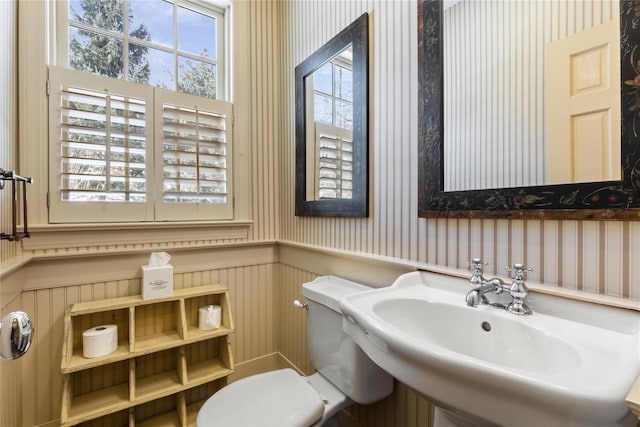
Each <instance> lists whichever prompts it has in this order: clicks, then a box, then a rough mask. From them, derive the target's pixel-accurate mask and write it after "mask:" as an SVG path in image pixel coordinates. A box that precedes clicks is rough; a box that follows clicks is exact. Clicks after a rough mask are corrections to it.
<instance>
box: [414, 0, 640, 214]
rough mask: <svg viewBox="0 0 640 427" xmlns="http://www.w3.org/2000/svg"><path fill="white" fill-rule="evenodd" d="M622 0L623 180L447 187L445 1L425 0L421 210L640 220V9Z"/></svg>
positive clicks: (421, 4) (421, 19)
mask: <svg viewBox="0 0 640 427" xmlns="http://www.w3.org/2000/svg"><path fill="white" fill-rule="evenodd" d="M634 7H635V3H634V1H632V0H621V1H620V41H621V43H620V49H621V53H620V56H621V57H620V62H621V100H622V103H621V105H622V132H621V147H622V176H623V178H622V181H609V182H592V183H578V184H563V185H543V186H535V187H514V188H503V189H489V190H471V191H451V192H445V191H443V189H444V171H443V152H444V150H443V149H442V144H443V141H444V138H443V123H444V118H443V101H444V100H443V78H444V73H443V71H444V70H443V62H442V55H443V52H442V49H443V48H442V40H441V25H442V2H441V1H440V0H419V1H418V80H419V81H418V85H419V93H418V99H419V101H418V214H419V216H420V217H423V218H433V217H453V218H456V217H457V218H521V219H527V218H538V219H594V220H595V219H598V220H607V219H627V220H640V16H637V15H636V13H635V10H634Z"/></svg>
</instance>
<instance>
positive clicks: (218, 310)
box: [198, 305, 222, 331]
mask: <svg viewBox="0 0 640 427" xmlns="http://www.w3.org/2000/svg"><path fill="white" fill-rule="evenodd" d="M221 323H222V307H220V306H219V305H203V306H202V307H200V308H199V309H198V329H200V330H201V331H210V330H212V329H218V328H219V327H220V324H221Z"/></svg>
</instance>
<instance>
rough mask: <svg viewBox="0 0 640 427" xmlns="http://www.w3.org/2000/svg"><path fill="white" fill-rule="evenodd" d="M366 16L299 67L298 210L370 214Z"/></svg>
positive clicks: (301, 212)
mask: <svg viewBox="0 0 640 427" xmlns="http://www.w3.org/2000/svg"><path fill="white" fill-rule="evenodd" d="M368 19H369V16H368V14H366V13H365V14H363V15H362V16H360V17H359V18H358V19H357V20H355V21H354V22H353V23H351V24H350V25H349V26H348V27H347V28H345V29H344V30H342V31H341V32H340V33H339V34H337V35H336V36H335V37H333V38H332V39H331V40H329V41H328V42H327V43H326V44H325V45H324V46H322V47H321V48H320V49H318V50H317V51H316V52H314V53H313V54H312V55H311V56H309V57H308V58H307V59H305V60H304V61H303V62H302V63H301V64H300V65H298V66H297V67H296V69H295V97H296V182H295V190H296V191H295V194H296V196H295V197H296V215H297V216H340V217H366V216H368V214H369V185H368V183H369V176H368V158H369V154H368V145H369V134H368V129H369V121H368V105H369V100H368V98H369V96H368V90H369V83H368V76H369V42H368V39H369V38H368V35H369V29H368Z"/></svg>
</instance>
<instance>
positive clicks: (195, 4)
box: [52, 0, 231, 100]
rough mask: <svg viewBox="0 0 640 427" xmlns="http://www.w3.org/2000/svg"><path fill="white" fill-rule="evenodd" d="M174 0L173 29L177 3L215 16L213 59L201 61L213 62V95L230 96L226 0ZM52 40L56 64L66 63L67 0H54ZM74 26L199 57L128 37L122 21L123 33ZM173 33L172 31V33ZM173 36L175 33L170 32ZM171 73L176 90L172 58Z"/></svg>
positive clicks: (195, 57)
mask: <svg viewBox="0 0 640 427" xmlns="http://www.w3.org/2000/svg"><path fill="white" fill-rule="evenodd" d="M123 2H124V7H125V10H128V9H127V5H128V0H123ZM172 2H173V3H174V17H173V18H174V32H175V31H177V22H176V20H177V18H176V9H177V7H178V6H183V7H186V8H188V9H191V10H193V11H195V12H199V13H202V14H205V15H209V16H212V17H215V18H216V19H217V24H216V25H217V27H216V30H217V33H216V42H217V46H216V49H217V55H216V56H217V57H216V59H215V60H204V62H207V63H212V64H215V65H216V99H220V100H230V99H231V90H230V84H229V83H230V79H229V76H230V72H229V67H228V65H227V63H228V58H229V52H228V50H229V48H230V43H229V42H228V39H229V38H230V37H229V34H230V30H229V27H230V26H229V24H228V21H229V20H230V15H231V14H230V0H172ZM54 4H55V17H56V18H55V27H56V32H55V44H54V46H53V47H52V48H53V49H54V52H55V54H54V55H53V56H54V57H55V61H56V62H55V63H56V65H58V66H60V67H68V63H69V52H68V46H69V25H70V24H69V16H68V10H69V1H68V0H58V1H55V3H54ZM74 26H77V27H78V28H86V29H88V30H91V31H94V32H97V33H100V34H103V35H107V36H110V37H115V38H118V39H121V40H123V42H124V44H125V49H126V46H128V43H129V41H132V42H135V43H137V44H140V45H142V46H146V47H151V48H153V49H158V50H162V51H164V52H167V53H171V54H172V55H174V58H175V57H177V56H178V52H179V55H180V56H182V57H186V58H188V59H193V60H197V61H203V57H201V56H199V55H195V54H192V53H189V52H184V51H178V49H177V46H173V47H167V46H164V45H161V44H155V43H153V42H149V41H146V40H140V39H137V38H135V37H131V36H130V35H129V31H128V28H127V23H126V22H125V29H124V31H123V33H122V34H121V33H116V32H113V31H109V30H104V29H101V28H99V27H93V26H88V25H84V24H81V23H78V24H77V25H76V24H74ZM174 34H175V33H174ZM174 39H175V36H174ZM123 63H124V65H123V68H124V72H125V73H127V72H128V56H127V55H125V57H124V58H123ZM173 71H174V76H175V83H176V88H175V90H177V82H178V61H177V60H175V61H174V70H173Z"/></svg>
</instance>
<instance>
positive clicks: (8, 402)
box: [0, 1, 25, 426]
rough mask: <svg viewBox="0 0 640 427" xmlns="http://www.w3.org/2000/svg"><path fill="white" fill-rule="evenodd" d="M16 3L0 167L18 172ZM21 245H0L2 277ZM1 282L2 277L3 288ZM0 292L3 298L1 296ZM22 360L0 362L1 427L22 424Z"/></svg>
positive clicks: (0, 115) (2, 222) (7, 193)
mask: <svg viewBox="0 0 640 427" xmlns="http://www.w3.org/2000/svg"><path fill="white" fill-rule="evenodd" d="M17 23H18V15H17V2H12V1H4V2H0V51H1V52H2V53H3V54H2V55H1V56H0V94H2V96H0V167H1V168H3V169H16V167H17V165H16V154H15V153H16V150H17V136H18V128H17V109H16V106H17V82H18V80H17V78H18V74H17ZM10 188H11V187H10V186H8V187H7V188H5V190H2V191H0V231H1V232H5V233H6V232H8V231H9V230H10V229H11V228H10V227H11V203H10V202H11V190H10ZM18 248H19V245H17V244H16V243H14V242H8V241H7V240H2V241H0V273H1V270H2V263H3V262H6V261H8V260H10V259H12V258H14V257H15V256H17V255H18V254H19V252H18ZM1 287H2V278H1V277H0V288H1ZM2 294H3V292H2V289H0V295H2ZM19 303H20V298H19V297H18V298H13V299H9V300H8V301H4V300H2V299H1V298H0V316H4V315H5V314H7V313H9V312H11V311H14V310H18V309H20V305H19ZM24 364H25V362H24V361H23V360H21V359H18V360H15V361H12V362H6V361H0V378H2V381H0V402H1V403H0V405H1V406H0V425H2V426H17V425H19V423H20V422H21V417H22V412H21V410H20V409H21V408H20V404H21V401H22V399H21V396H22V391H23V387H22V373H23V369H22V366H23V365H24Z"/></svg>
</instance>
